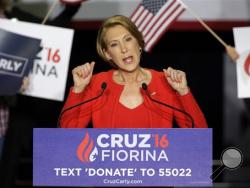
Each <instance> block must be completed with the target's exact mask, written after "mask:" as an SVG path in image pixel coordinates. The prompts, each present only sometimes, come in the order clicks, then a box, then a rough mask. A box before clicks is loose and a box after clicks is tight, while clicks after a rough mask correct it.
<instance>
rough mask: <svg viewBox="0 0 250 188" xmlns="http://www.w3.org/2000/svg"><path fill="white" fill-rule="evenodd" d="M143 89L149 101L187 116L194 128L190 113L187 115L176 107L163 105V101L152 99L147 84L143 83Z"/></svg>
mask: <svg viewBox="0 0 250 188" xmlns="http://www.w3.org/2000/svg"><path fill="white" fill-rule="evenodd" d="M142 89H143V90H144V91H145V92H146V94H147V96H148V97H149V99H150V100H152V101H153V102H156V103H158V104H160V105H163V106H165V107H167V108H171V109H173V110H176V111H178V112H181V113H182V114H184V115H186V116H187V117H188V118H189V119H190V121H191V122H192V128H194V119H193V118H192V116H191V115H190V114H189V113H187V112H185V111H183V110H181V109H179V108H176V107H174V106H171V105H168V104H165V103H163V102H161V101H158V100H156V99H154V98H152V97H151V96H150V94H149V92H148V86H147V84H146V83H142Z"/></svg>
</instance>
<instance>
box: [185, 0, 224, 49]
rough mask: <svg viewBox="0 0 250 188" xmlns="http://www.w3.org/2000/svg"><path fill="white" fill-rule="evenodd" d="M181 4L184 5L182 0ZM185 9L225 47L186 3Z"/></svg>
mask: <svg viewBox="0 0 250 188" xmlns="http://www.w3.org/2000/svg"><path fill="white" fill-rule="evenodd" d="M180 2H181V3H182V4H183V5H185V4H184V3H183V2H182V1H180ZM185 7H186V9H187V10H188V11H189V12H190V13H191V14H192V15H193V16H194V17H195V18H196V19H197V20H198V21H199V22H200V24H201V25H202V26H203V27H205V29H207V30H208V31H209V32H210V33H211V34H212V35H213V36H214V37H215V38H216V39H217V40H218V41H219V42H220V43H221V44H222V45H223V46H224V47H225V48H226V47H227V44H226V43H225V42H224V41H223V40H222V39H221V38H220V37H219V36H218V35H217V34H216V33H215V32H214V31H213V30H212V29H211V28H210V27H209V26H208V25H207V24H206V23H205V22H204V21H203V20H202V19H201V18H200V16H198V14H196V13H195V12H194V11H193V10H191V9H190V8H189V7H188V6H187V5H185Z"/></svg>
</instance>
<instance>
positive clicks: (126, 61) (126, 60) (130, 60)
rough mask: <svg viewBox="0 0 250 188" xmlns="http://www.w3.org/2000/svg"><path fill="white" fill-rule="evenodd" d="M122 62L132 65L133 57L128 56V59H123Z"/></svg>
mask: <svg viewBox="0 0 250 188" xmlns="http://www.w3.org/2000/svg"><path fill="white" fill-rule="evenodd" d="M122 61H123V62H124V63H125V64H131V63H133V56H128V57H126V58H123V59H122Z"/></svg>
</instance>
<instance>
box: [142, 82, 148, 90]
mask: <svg viewBox="0 0 250 188" xmlns="http://www.w3.org/2000/svg"><path fill="white" fill-rule="evenodd" d="M141 86H142V89H143V90H145V91H146V90H147V89H148V86H147V84H145V83H142V85H141Z"/></svg>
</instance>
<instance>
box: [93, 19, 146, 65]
mask: <svg viewBox="0 0 250 188" xmlns="http://www.w3.org/2000/svg"><path fill="white" fill-rule="evenodd" d="M117 25H121V26H123V27H124V28H125V29H127V30H128V31H129V32H130V33H131V35H132V36H133V37H135V39H136V40H137V42H138V44H139V46H140V47H141V48H142V49H143V48H144V40H143V36H142V34H141V32H140V31H139V30H138V28H137V27H136V25H135V24H134V23H133V22H132V21H131V20H130V19H129V18H127V17H126V16H122V15H116V16H112V17H109V18H108V19H106V20H105V21H104V22H103V23H102V25H101V27H100V29H99V31H98V35H97V40H96V50H97V53H98V54H99V56H100V57H101V58H102V59H103V60H104V61H107V62H109V63H110V64H111V65H112V66H114V63H112V62H111V61H110V60H108V59H107V58H106V57H105V55H104V51H103V49H107V44H106V41H105V35H106V33H107V30H108V29H109V28H111V27H114V26H117ZM115 67H116V66H115Z"/></svg>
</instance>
